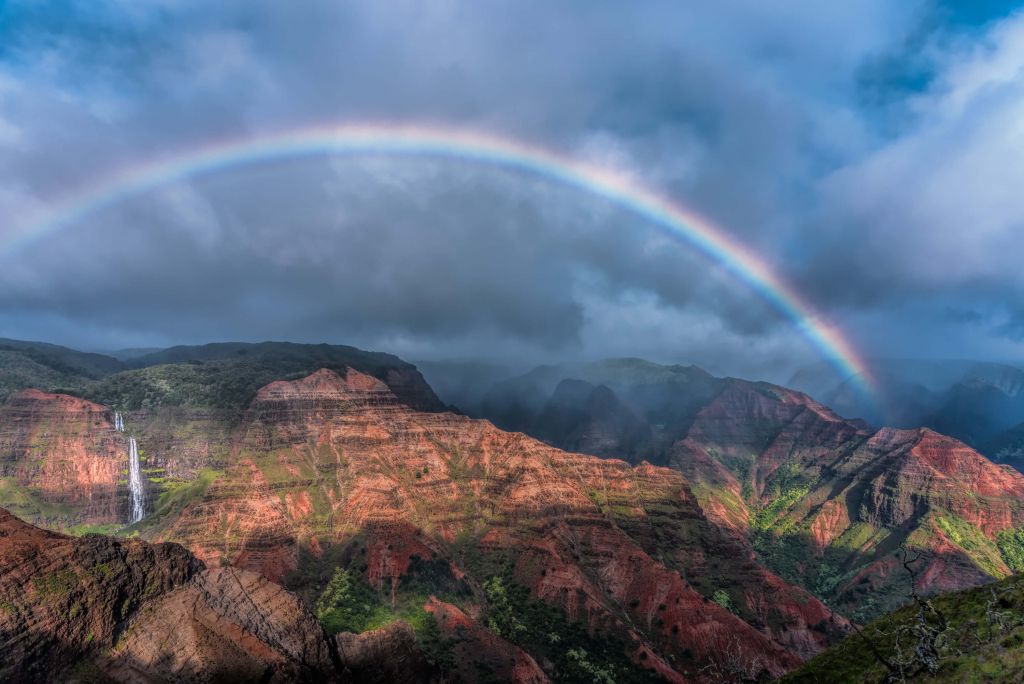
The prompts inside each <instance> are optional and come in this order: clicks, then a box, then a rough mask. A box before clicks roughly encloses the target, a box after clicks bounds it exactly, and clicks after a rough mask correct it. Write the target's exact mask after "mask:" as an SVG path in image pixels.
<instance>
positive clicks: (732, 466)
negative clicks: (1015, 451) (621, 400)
mask: <svg viewBox="0 0 1024 684" xmlns="http://www.w3.org/2000/svg"><path fill="white" fill-rule="evenodd" d="M672 464H673V465H674V466H675V467H677V468H678V469H680V470H681V471H682V472H684V473H685V474H686V475H687V477H688V478H689V479H690V481H691V482H692V483H693V486H694V491H695V493H696V494H697V495H698V498H700V499H701V501H702V502H703V503H704V507H705V510H707V511H709V513H710V514H711V515H712V516H713V517H715V518H716V519H717V520H718V521H719V522H720V523H721V524H722V525H724V526H728V527H731V528H732V529H734V530H735V531H736V533H737V535H739V536H745V537H747V538H749V539H751V540H752V542H753V544H754V546H755V547H756V548H757V549H758V551H759V552H760V555H761V557H762V558H764V559H765V560H766V562H767V563H768V564H769V565H770V566H771V567H773V568H774V569H776V570H777V571H778V572H779V573H780V574H781V575H782V576H783V577H785V578H787V579H789V580H791V581H796V582H800V583H803V585H804V586H806V587H808V588H809V589H812V590H813V591H815V592H816V593H817V594H818V595H820V596H824V597H826V598H828V599H829V600H830V601H831V602H832V603H833V604H834V605H836V606H837V607H838V608H839V609H840V610H845V611H849V612H851V613H852V614H853V615H854V616H855V617H858V618H862V619H863V618H870V617H873V616H876V615H878V614H880V613H881V612H884V611H885V610H888V609H891V608H893V607H895V606H896V605H899V602H900V601H902V599H903V597H904V596H905V594H906V592H905V587H904V586H903V584H904V578H903V576H902V575H901V574H900V573H896V572H893V568H894V567H895V563H896V557H895V551H896V549H897V548H898V547H899V546H900V545H905V546H909V547H913V548H916V549H921V550H923V551H924V552H925V554H926V560H925V561H924V562H925V566H926V569H924V570H923V571H922V575H921V587H920V588H921V589H922V591H925V592H936V591H944V590H950V589H957V588H963V587H969V586H975V585H977V584H981V583H983V582H986V581H989V580H991V579H995V578H1000V577H1005V576H1006V575H1007V574H1009V573H1010V571H1011V568H1010V567H1009V566H1008V564H1007V555H1008V554H1012V553H1013V551H1012V550H1011V549H1009V548H1001V544H1000V539H1001V538H1006V535H1007V534H1009V533H1012V531H1013V530H1014V529H1016V528H1018V527H1020V526H1021V525H1022V524H1024V476H1022V475H1021V474H1020V473H1018V472H1016V471H1015V470H1013V469H1011V468H1009V467H1006V466H998V465H995V464H993V463H991V462H990V461H988V460H987V459H985V458H984V457H983V456H981V455H980V454H978V453H977V452H975V451H974V450H972V449H970V448H969V447H967V446H966V445H964V444H962V443H960V442H958V441H956V440H954V439H952V438H949V437H944V436H942V435H939V434H937V433H935V432H933V431H931V430H927V429H921V430H893V429H888V428H887V429H882V430H878V431H872V430H870V429H868V428H866V427H865V426H864V425H863V424H860V423H856V422H851V421H846V420H843V419H841V418H839V417H838V416H836V415H835V414H834V413H833V412H831V411H830V410H828V409H826V408H824V407H823V406H821V405H820V404H817V403H816V402H814V401H813V400H811V399H810V398H808V397H807V396H806V395H802V394H799V393H797V392H792V391H789V390H784V389H782V388H779V387H774V386H771V385H762V384H753V383H745V382H742V381H731V382H730V384H729V386H728V388H727V389H726V390H725V391H723V392H722V393H721V394H720V395H719V396H718V397H716V398H715V400H714V401H713V402H711V403H709V404H708V405H707V406H706V407H705V408H704V409H702V410H701V412H700V413H699V414H698V415H697V416H696V418H695V420H694V423H693V425H692V427H691V429H690V432H689V434H688V436H687V438H686V439H685V440H683V441H681V442H679V443H678V444H677V445H676V451H675V453H674V454H673V457H672ZM1002 546H1003V547H1006V543H1003V544H1002Z"/></svg>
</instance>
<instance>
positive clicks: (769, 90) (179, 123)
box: [0, 0, 1024, 374]
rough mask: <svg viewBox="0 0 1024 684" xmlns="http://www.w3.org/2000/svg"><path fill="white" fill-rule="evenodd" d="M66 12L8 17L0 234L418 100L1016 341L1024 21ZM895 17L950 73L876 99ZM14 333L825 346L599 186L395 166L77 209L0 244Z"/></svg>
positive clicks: (755, 350)
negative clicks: (223, 143)
mask: <svg viewBox="0 0 1024 684" xmlns="http://www.w3.org/2000/svg"><path fill="white" fill-rule="evenodd" d="M47 5H50V7H43V6H42V5H40V4H37V3H28V2H25V3H21V2H14V3H8V4H7V5H5V7H4V9H2V10H0V13H2V14H0V44H2V45H3V47H2V48H0V212H2V214H0V215H2V216H4V217H7V218H5V220H4V224H6V227H5V225H3V224H0V240H2V239H3V238H2V236H3V234H4V232H5V231H7V230H10V226H11V225H12V224H13V218H15V217H19V216H23V215H26V214H28V213H30V212H31V211H33V210H34V209H36V208H39V207H42V206H45V205H46V204H47V202H48V201H49V199H50V198H52V197H54V196H59V195H61V194H62V193H63V192H64V191H66V190H67V189H68V188H73V187H75V186H77V185H79V184H81V183H83V182H86V181H88V180H91V179H93V178H95V177H97V176H99V175H102V174H103V173H105V172H108V171H110V170H114V169H118V168H122V167H124V166H126V165H131V164H134V163H138V162H139V161H143V160H148V159H152V158H155V157H158V156H160V155H164V154H168V153H172V152H174V151H175V150H179V149H181V148H184V147H195V146H199V145H203V144H206V143H208V142H210V141H214V140H217V139H220V138H223V137H226V136H232V137H237V136H240V135H258V134H260V133H262V132H267V131H275V130H281V129H287V128H293V127H301V126H304V125H309V124H311V123H323V122H336V123H337V122H346V121H366V120H371V121H407V122H409V121H411V122H424V123H433V124H439V125H445V126H450V127H456V128H458V127H465V128H472V129H482V130H489V131H494V132H496V133H500V134H505V135H512V136H516V137H519V138H523V139H525V140H529V141H532V142H535V143H538V144H542V145H546V146H548V147H551V148H552V149H555V150H557V151H559V152H562V153H565V154H569V155H572V156H574V157H578V158H582V159H586V160H588V161H591V162H593V163H597V164H601V165H607V166H611V167H614V168H617V169H619V170H621V171H622V172H625V173H629V174H631V175H633V176H634V177H635V178H636V179H637V180H638V181H639V182H641V183H642V184H645V185H648V186H650V187H652V188H656V189H658V190H659V191H660V192H663V193H665V194H667V195H669V196H672V197H673V198H675V199H676V200H678V201H680V202H683V203H684V204H687V205H688V206H692V207H694V208H696V209H698V210H700V211H701V212H702V213H704V214H705V215H707V216H708V217H710V218H712V219H713V220H714V221H716V222H717V223H719V224H721V225H724V226H727V227H728V229H729V232H730V233H731V234H732V235H734V236H736V237H738V238H739V239H741V240H742V241H743V242H744V243H746V244H747V245H748V246H749V247H750V248H751V250H752V251H755V252H756V253H759V254H760V255H762V256H763V258H764V259H765V261H766V262H768V263H771V264H773V265H775V266H776V267H777V270H778V271H779V272H780V273H781V275H782V276H783V277H784V278H786V279H789V280H791V281H792V282H795V283H797V284H798V285H799V286H800V289H801V290H802V291H803V292H804V293H805V295H806V296H807V297H808V298H809V299H811V300H812V301H813V302H814V303H815V305H817V306H818V307H819V308H820V309H821V310H822V311H823V313H824V315H825V316H826V317H828V318H830V319H834V320H836V321H838V322H840V323H842V324H844V326H845V327H847V328H848V329H852V330H851V337H852V338H854V339H855V340H856V341H859V342H861V343H863V344H865V345H866V346H868V347H871V349H870V350H871V351H872V352H874V353H880V352H882V353H884V351H885V349H886V348H888V347H889V346H898V345H899V344H903V343H908V344H909V343H911V340H909V339H908V336H910V335H912V334H913V333H912V332H910V331H902V332H900V334H899V339H896V340H894V339H893V335H889V334H886V335H881V334H878V333H877V330H878V329H879V328H881V329H883V330H885V329H886V325H887V324H888V323H887V322H892V321H890V318H892V319H896V318H898V319H899V321H904V320H906V311H905V309H906V307H908V306H911V307H912V309H913V311H915V312H917V314H916V317H919V318H921V319H922V320H927V321H930V322H928V323H927V326H930V329H933V330H938V329H940V328H941V327H942V326H943V325H947V326H948V325H953V324H954V323H953V322H952V321H951V319H950V318H949V317H948V316H946V317H942V316H938V315H936V312H940V311H942V310H944V307H949V306H955V307H958V308H959V309H960V310H975V309H979V310H980V309H985V307H986V306H990V307H992V308H993V310H994V311H995V310H1001V311H1002V314H993V316H995V318H993V320H994V321H995V322H994V323H992V324H990V325H989V326H988V327H987V331H988V332H987V333H986V335H988V337H990V338H992V339H994V340H996V341H995V342H993V345H995V347H993V349H994V348H996V347H998V349H999V350H1000V353H1003V352H1006V353H1009V352H1012V351H1013V349H1012V347H1007V346H1005V344H1004V343H1003V342H999V341H998V339H999V335H1000V334H1001V333H1000V332H999V326H1000V325H1003V326H1006V325H1011V324H1012V321H1013V320H1015V319H1014V318H1013V313H1012V312H1011V311H1010V309H1009V308H1008V306H1007V302H1006V301H1005V300H1006V298H1007V296H1008V293H1009V292H1010V290H1008V289H1001V285H1002V284H1003V283H1011V282H1016V278H1017V277H1018V274H1017V273H1016V271H1015V270H1014V268H1013V267H1012V263H1013V260H1012V259H1011V258H1010V256H1009V255H1010V254H1011V253H1012V252H1013V250H1014V249H1015V248H1016V247H1018V245H1017V244H1016V238H1015V237H1014V236H1013V235H1012V234H1011V232H1012V231H1010V228H1009V226H1010V225H1011V223H1010V220H1011V219H1013V218H1014V216H1013V214H1014V211H1015V210H1016V209H1017V208H1019V205H1018V203H1016V202H1015V201H1014V198H1013V197H1012V193H1007V194H1006V195H1005V196H1004V195H1000V194H999V193H998V192H997V190H995V189H994V185H993V183H994V184H995V186H999V179H998V178H994V177H993V174H994V173H996V172H997V169H1003V173H1006V167H1007V166H1009V167H1012V168H1013V169H1016V167H1017V163H1016V162H1013V161H1012V160H1011V159H1010V156H1011V152H1010V151H1009V150H1002V151H1001V150H1000V149H999V148H1000V147H1001V145H1000V142H999V139H998V136H999V133H998V132H999V131H1005V130H1007V126H1009V124H1008V121H1009V120H1010V119H1011V117H1012V115H1013V113H1014V110H1013V107H1014V106H1015V103H1017V102H1018V101H1024V100H1020V99H1019V98H1018V97H1017V94H1016V91H1015V90H1014V88H1015V85H1014V84H1015V83H1016V79H1017V77H1016V75H1015V72H1014V71H1013V69H1012V67H1013V65H1014V64H1015V63H1016V62H1015V61H1014V59H1015V58H1016V51H1018V50H1019V49H1020V48H1019V46H1020V44H1021V43H1022V41H1021V40H1019V39H1018V37H1017V35H1016V33H1015V29H1014V26H1016V23H1019V22H1018V20H1017V19H1015V18H1013V17H1009V18H1002V17H996V18H995V19H994V23H993V24H992V25H991V26H985V25H981V26H980V27H979V25H978V24H977V23H975V24H973V25H972V33H971V35H970V37H965V36H961V35H960V34H955V33H954V32H952V29H949V30H943V29H941V28H940V29H934V30H933V29H929V30H928V31H925V32H924V33H922V31H924V29H922V26H924V25H929V26H930V24H928V22H927V21H926V19H927V18H928V17H932V16H935V7H934V6H932V5H928V4H926V3H923V2H921V3H906V2H899V3H897V2H886V1H883V0H874V1H871V2H865V3H856V6H853V5H854V4H853V3H849V5H850V6H849V7H847V6H846V5H841V4H836V3H808V2H796V1H787V2H781V3H770V4H769V3H760V2H752V1H746V0H736V1H734V2H728V3H715V4H714V5H713V6H712V5H711V4H707V3H703V4H697V3H693V4H691V5H697V6H684V5H681V4H680V3H668V2H666V3H654V2H652V3H629V4H622V3H607V4H605V3H595V2H579V3H574V2H567V3H560V4H555V3H523V2H507V3H447V2H446V3H413V2H400V1H397V0H396V1H393V2H386V3H377V2H374V3H370V2H367V3H336V2H310V3H304V5H303V7H302V10H301V11H298V10H296V9H295V8H294V7H293V6H289V5H287V4H282V3H271V2H251V1H247V2H224V3H217V4H216V5H215V6H211V5H210V4H209V3H193V2H170V1H167V2H159V3H151V4H146V5H145V6H142V5H141V4H140V3H133V2H103V3H95V2H90V3H69V4H68V5H67V6H66V7H60V8H54V7H53V4H52V3H47ZM933 32H934V35H932V33H933ZM908 36H913V37H914V41H916V42H915V43H914V44H915V45H917V46H921V45H924V46H926V47H927V48H928V49H925V50H920V51H918V52H919V54H915V55H914V59H915V64H918V65H920V64H926V67H927V68H928V69H930V70H931V72H932V75H931V77H930V80H929V83H932V85H930V86H928V88H926V89H924V90H921V89H918V90H917V91H915V92H914V93H913V97H912V98H910V99H908V97H907V95H906V94H902V95H901V94H900V93H899V92H890V93H889V97H887V98H885V99H886V101H887V102H890V103H891V102H894V101H895V102H898V103H901V104H900V106H899V107H896V108H895V109H894V108H893V107H891V106H889V105H887V107H886V110H885V111H884V112H880V111H878V110H875V109H872V107H871V106H870V105H865V104H864V100H865V99H864V97H863V89H864V87H865V85H864V83H865V81H864V78H865V77H864V74H865V73H866V71H865V70H866V69H868V68H869V67H870V65H872V64H879V63H881V62H884V61H885V60H889V62H890V63H891V62H893V60H895V61H896V62H899V61H900V60H901V59H903V57H901V54H905V51H906V49H907V47H906V46H907V45H908V44H910V43H909V42H908V40H909V39H908ZM958 36H959V37H958ZM979 36H980V37H979ZM936 46H938V47H942V48H943V49H942V50H939V49H937V47H936ZM929 50H931V51H929ZM972 65H973V66H972ZM1000 69H1002V71H1003V72H1005V73H1004V75H1003V76H1002V77H995V78H997V80H998V88H997V89H998V90H1001V91H1004V92H1002V94H1001V95H998V94H997V96H992V95H991V88H988V87H981V86H982V85H984V83H985V82H986V79H988V80H991V79H992V78H994V77H993V75H992V74H993V73H996V72H999V71H1000ZM972 84H974V85H972ZM979 84H980V85H979ZM874 87H877V84H875V86H874ZM885 87H888V88H890V89H892V88H898V87H899V86H893V85H891V84H890V85H886V86H885ZM883 117H884V118H885V120H884V121H882V118H883ZM894 121H897V122H901V123H899V125H894V123H893V122H894ZM977 127H985V128H991V129H993V130H992V132H991V133H988V134H985V133H979V132H977V131H976V128H977ZM985 150H989V151H990V152H991V153H992V154H994V155H995V157H993V158H992V159H989V158H988V157H986V156H985ZM975 157H977V158H975ZM986 161H991V162H992V163H993V164H994V165H995V168H990V167H987V165H986ZM940 162H941V163H940ZM958 163H959V164H961V165H962V168H960V167H957V166H956V165H957V164H958ZM1000 165H1001V166H1000ZM946 167H952V168H953V170H948V171H944V170H943V169H945V168H946ZM1014 172H1015V171H1014ZM944 174H945V175H944ZM962 177H967V178H969V179H971V180H972V182H973V183H974V184H973V185H967V186H966V187H965V186H964V183H962V182H959V181H960V179H961V178H962ZM968 195H969V196H968ZM965 206H966V207H967V208H964V207H965ZM965 212H966V213H965ZM997 214H998V216H996V215H997ZM940 224H941V226H943V227H942V228H941V229H940V228H939V227H938V226H939V225H940ZM966 225H970V226H971V227H972V230H978V231H980V232H979V234H978V235H979V237H978V239H974V238H968V237H965V236H964V235H960V237H959V238H958V237H957V233H956V228H955V226H966ZM978 226H982V228H978ZM962 230H963V229H961V231H962ZM954 256H955V257H956V259H955V260H953V257H954ZM951 260H953V261H954V263H950V262H951ZM936 292H941V293H950V294H949V296H947V297H946V298H945V299H943V297H934V296H933V295H934V293H936ZM965 292H966V293H967V294H965ZM971 293H973V295H972V294H971ZM953 294H955V295H956V301H953V297H952V295H953ZM1001 298H1002V301H1000V300H1001ZM915 302H916V303H917V304H915ZM1000 307H1002V308H1001V309H1000ZM999 315H1002V317H1003V318H1002V319H999ZM943 321H944V322H943ZM1000 321H1001V322H1000ZM891 329H892V330H896V329H902V326H900V325H893V326H891ZM0 335H8V336H15V337H18V336H20V337H27V336H31V337H45V338H51V339H58V341H63V342H69V343H78V344H86V345H91V346H105V347H112V346H127V345H138V344H163V343H174V342H196V341H204V340H208V339H228V338H231V339H263V338H278V339H293V340H303V341H321V340H328V341H336V342H349V343H356V344H362V345H364V346H376V347H383V348H388V349H394V350H396V351H399V352H401V353H407V354H410V355H416V356H424V355H429V356H453V355H478V356H479V355H488V354H501V353H515V354H534V355H541V356H543V355H547V356H558V355H589V356H597V355H601V354H606V353H615V354H628V353H636V354H644V355H647V356H651V357H655V358H660V359H666V360H695V361H699V362H702V363H705V364H708V365H711V366H715V367H716V368H717V369H719V370H721V371H722V372H739V371H740V370H742V371H743V372H745V373H749V374H759V373H761V372H762V369H766V368H768V369H771V368H778V367H779V365H780V364H785V363H790V364H792V363H795V362H798V361H799V360H802V359H804V358H806V357H807V355H808V354H809V353H810V352H809V350H808V349H807V347H806V345H805V344H803V343H801V342H798V341H797V335H796V333H795V332H794V329H793V327H792V325H791V322H789V321H785V320H783V319H782V318H780V317H779V316H778V315H777V314H776V313H775V312H774V311H773V310H772V309H771V308H770V307H768V306H766V305H765V303H764V302H763V301H762V300H761V299H760V298H758V297H757V296H756V295H754V294H752V293H751V292H750V291H749V290H748V289H747V288H746V287H744V286H742V285H741V284H738V283H737V282H736V281H735V279H734V278H733V277H731V276H730V275H728V274H727V273H726V272H724V271H723V270H722V269H721V268H719V267H717V266H715V265H714V264H711V263H709V262H708V261H707V260H706V259H704V258H702V257H700V256H699V255H696V254H695V253H694V252H693V251H692V250H690V249H687V248H685V247H684V246H681V245H679V244H678V243H677V242H675V241H673V240H670V239H668V238H666V237H664V236H662V235H660V234H659V233H657V232H655V231H652V230H651V228H650V226H647V225H645V224H644V223H643V222H641V221H639V220H638V219H636V218H635V217H631V216H629V215H628V214H626V213H624V212H621V211H619V210H616V209H614V208H613V207H609V206H608V205H606V204H605V203H603V202H601V201H600V200H597V199H595V198H592V197H587V196H585V195H583V194H581V193H579V192H575V191H570V190H567V189H564V188H558V187H553V186H552V185H551V184H550V183H544V182H540V181H538V180H536V179H527V178H523V177H521V176H516V175H514V174H509V173H502V172H497V171H494V170H485V169H482V168H480V167H479V166H472V165H466V164H462V163H451V162H448V163H440V162H436V163H435V162H426V161H422V160H419V161H414V162H411V161H407V160H406V161H402V160H395V159H355V160H353V159H334V160H328V159H312V160H306V161H293V162H287V163H275V164H268V165H265V166H259V167H252V168H249V169H245V170H240V171H234V172H231V173H227V174H222V175H220V176H214V177H210V178H204V179H202V180H193V181H191V182H182V183H179V184H177V185H175V186H174V187H171V188H166V189H164V190H162V191H160V192H157V193H153V194H151V195H148V196H145V197H141V198H137V199H134V200H132V201H129V202H126V203H124V204H123V205H120V206H118V207H114V208H111V209H110V210H108V211H105V212H103V213H101V214H99V215H96V216H93V217H90V218H88V219H87V220H86V221H84V222H82V223H81V224H79V225H76V226H74V227H73V228H71V229H68V230H66V231H63V232H62V233H60V234H59V236H55V237H52V238H49V239H46V240H44V241H41V242H39V243H37V244H35V245H33V246H31V247H30V248H29V249H27V250H25V251H23V252H21V253H19V254H18V255H17V256H16V258H14V257H10V258H8V259H7V264H6V265H5V267H4V268H3V269H2V270H0ZM982 346H984V344H982ZM989 351H991V349H990V350H989ZM736 369H739V370H736Z"/></svg>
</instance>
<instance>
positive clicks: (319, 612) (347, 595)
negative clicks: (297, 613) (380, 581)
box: [315, 568, 377, 634]
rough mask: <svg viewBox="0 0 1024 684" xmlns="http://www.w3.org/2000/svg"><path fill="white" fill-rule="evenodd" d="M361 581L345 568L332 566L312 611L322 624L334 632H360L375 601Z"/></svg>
mask: <svg viewBox="0 0 1024 684" xmlns="http://www.w3.org/2000/svg"><path fill="white" fill-rule="evenodd" d="M375 599H376V597H374V595H373V592H372V590H371V589H370V587H369V586H367V585H366V584H365V583H363V582H360V581H358V579H356V578H354V577H353V576H352V575H351V574H350V573H349V571H348V570H345V569H344V568H336V569H335V570H334V576H333V577H331V581H330V582H328V583H327V587H326V588H324V591H323V593H321V594H320V598H318V599H317V601H316V606H315V612H316V616H317V617H318V618H319V619H320V622H321V623H322V624H323V626H324V628H325V629H327V631H328V632H330V633H331V634H335V633H337V632H362V631H363V630H364V629H366V625H367V623H368V622H369V619H370V617H371V616H372V615H373V612H374V609H375V607H376V604H377V601H376V600H375Z"/></svg>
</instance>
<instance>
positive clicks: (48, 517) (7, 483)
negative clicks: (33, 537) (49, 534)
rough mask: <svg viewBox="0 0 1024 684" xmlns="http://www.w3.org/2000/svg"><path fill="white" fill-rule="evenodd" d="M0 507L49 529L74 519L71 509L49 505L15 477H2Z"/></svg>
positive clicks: (53, 504)
mask: <svg viewBox="0 0 1024 684" xmlns="http://www.w3.org/2000/svg"><path fill="white" fill-rule="evenodd" d="M0 507H3V508H6V509H7V510H8V511H10V512H11V513H12V514H13V515H16V516H18V517H19V518H21V519H23V520H31V521H33V522H35V523H37V524H45V525H47V526H49V527H59V526H60V525H59V523H60V521H66V520H68V519H69V518H71V517H72V511H71V509H70V508H69V507H67V506H64V505H61V504H55V503H49V502H47V501H44V500H43V499H41V498H40V497H38V496H36V495H35V493H33V492H32V490H30V489H28V488H26V487H22V486H20V485H19V484H18V482H17V480H15V479H14V478H13V477H0Z"/></svg>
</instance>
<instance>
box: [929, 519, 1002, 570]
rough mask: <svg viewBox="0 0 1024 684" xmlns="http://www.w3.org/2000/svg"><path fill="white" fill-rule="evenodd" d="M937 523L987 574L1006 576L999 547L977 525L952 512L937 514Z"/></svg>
mask: <svg viewBox="0 0 1024 684" xmlns="http://www.w3.org/2000/svg"><path fill="white" fill-rule="evenodd" d="M935 524H936V525H937V526H938V528H939V529H940V530H942V532H943V533H944V534H945V535H946V537H948V538H949V540H950V541H951V542H953V543H954V544H956V545H957V546H959V547H960V548H961V549H963V552H964V553H965V554H967V556H968V558H970V559H971V560H972V561H974V563H975V565H977V566H978V568H980V569H981V570H982V571H983V572H985V573H986V574H987V575H990V576H992V577H996V578H1002V577H1005V576H1006V571H1005V568H1004V567H1003V562H1002V554H1001V553H1000V550H999V547H998V546H997V545H996V543H995V542H993V541H992V540H991V539H989V538H988V537H986V536H985V535H984V534H982V532H981V530H979V529H978V528H977V527H975V526H974V525H972V524H970V523H969V522H967V521H966V520H963V519H961V518H958V517H957V516H955V515H953V514H951V513H945V514H942V515H937V516H935Z"/></svg>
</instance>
